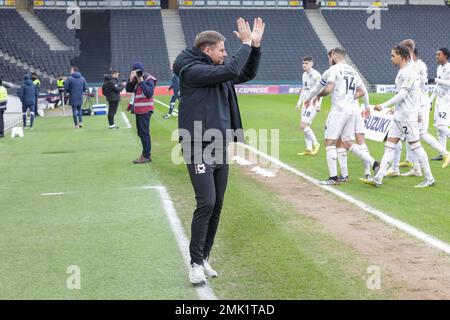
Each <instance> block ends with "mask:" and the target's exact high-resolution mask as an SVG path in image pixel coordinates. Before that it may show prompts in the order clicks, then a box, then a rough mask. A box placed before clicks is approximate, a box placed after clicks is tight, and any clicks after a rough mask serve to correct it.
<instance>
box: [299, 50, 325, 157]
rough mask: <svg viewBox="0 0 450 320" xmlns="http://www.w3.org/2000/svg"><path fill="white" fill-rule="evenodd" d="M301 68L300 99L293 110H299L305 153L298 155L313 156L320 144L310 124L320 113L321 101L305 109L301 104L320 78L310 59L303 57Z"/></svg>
mask: <svg viewBox="0 0 450 320" xmlns="http://www.w3.org/2000/svg"><path fill="white" fill-rule="evenodd" d="M302 66H303V71H304V72H303V76H302V82H303V88H302V89H301V91H300V97H299V99H298V102H297V105H296V106H295V109H296V110H299V109H300V108H301V121H300V129H301V130H303V132H304V133H305V144H306V148H305V151H303V152H301V153H298V155H300V156H305V155H311V156H314V155H316V154H317V153H318V152H319V148H320V144H319V142H318V141H317V138H316V135H315V134H314V132H313V130H312V129H311V124H312V122H313V120H314V118H315V117H316V114H317V112H318V111H320V105H321V103H322V99H320V100H317V102H316V103H315V104H314V105H312V106H308V107H306V106H305V105H304V103H303V102H304V101H305V97H307V96H309V94H310V92H311V90H312V89H313V88H315V87H316V86H317V85H318V84H319V82H320V77H321V76H320V73H319V72H318V71H317V70H316V69H314V68H313V66H314V61H313V58H312V57H309V56H307V57H304V58H303V60H302Z"/></svg>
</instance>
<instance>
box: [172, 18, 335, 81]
mask: <svg viewBox="0 0 450 320" xmlns="http://www.w3.org/2000/svg"><path fill="white" fill-rule="evenodd" d="M240 16H242V17H243V18H244V19H248V20H251V19H253V18H254V17H258V16H260V17H261V18H263V20H264V21H266V23H267V25H268V26H269V27H267V28H266V30H265V35H264V43H263V49H262V50H263V58H262V60H261V64H260V68H259V71H258V76H257V77H256V79H255V82H263V81H277V82H280V83H284V82H286V83H289V82H298V81H299V79H300V77H301V71H300V62H299V61H300V59H301V58H302V57H303V56H306V55H311V56H313V57H314V59H315V67H316V68H317V69H318V70H319V71H321V72H323V71H324V70H325V69H326V68H328V61H327V57H326V50H325V48H324V46H323V45H322V43H321V42H320V40H319V38H318V37H317V34H316V33H315V32H314V30H313V28H312V26H311V25H310V23H309V21H308V19H307V18H306V16H305V13H304V12H303V11H301V10H272V9H245V10H243V9H214V10H205V9H181V10H180V17H181V21H182V24H183V30H184V35H185V38H186V42H187V45H188V46H192V45H193V42H194V38H195V35H196V34H197V33H198V32H201V31H204V30H208V29H212V30H217V31H219V32H221V33H222V34H223V35H224V36H225V37H226V38H227V41H226V42H225V46H226V49H227V52H228V54H229V55H230V54H233V53H234V52H235V51H236V50H237V48H238V47H239V40H238V39H236V37H235V36H234V35H233V30H236V29H235V28H236V20H237V18H238V17H240ZM251 23H253V21H252V20H251Z"/></svg>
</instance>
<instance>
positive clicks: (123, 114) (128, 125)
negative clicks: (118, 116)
mask: <svg viewBox="0 0 450 320" xmlns="http://www.w3.org/2000/svg"><path fill="white" fill-rule="evenodd" d="M121 113H122V119H123V121H125V125H126V126H127V128H128V129H131V123H130V120H128V117H127V115H126V114H125V112H123V111H122V112H121Z"/></svg>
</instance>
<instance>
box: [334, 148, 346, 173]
mask: <svg viewBox="0 0 450 320" xmlns="http://www.w3.org/2000/svg"><path fill="white" fill-rule="evenodd" d="M336 152H337V159H338V162H339V168H340V169H341V175H342V176H343V177H348V167H347V150H346V149H345V148H337V149H336Z"/></svg>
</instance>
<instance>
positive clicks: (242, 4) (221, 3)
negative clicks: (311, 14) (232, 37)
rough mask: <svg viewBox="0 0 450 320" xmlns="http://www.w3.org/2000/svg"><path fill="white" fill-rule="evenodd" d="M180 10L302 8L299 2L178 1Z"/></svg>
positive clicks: (250, 0)
mask: <svg viewBox="0 0 450 320" xmlns="http://www.w3.org/2000/svg"><path fill="white" fill-rule="evenodd" d="M178 5H179V7H180V8H195V7H224V8H226V7H246V8H250V7H253V8H261V7H263V8H264V7H267V8H289V7H292V8H303V1H300V0H178Z"/></svg>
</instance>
